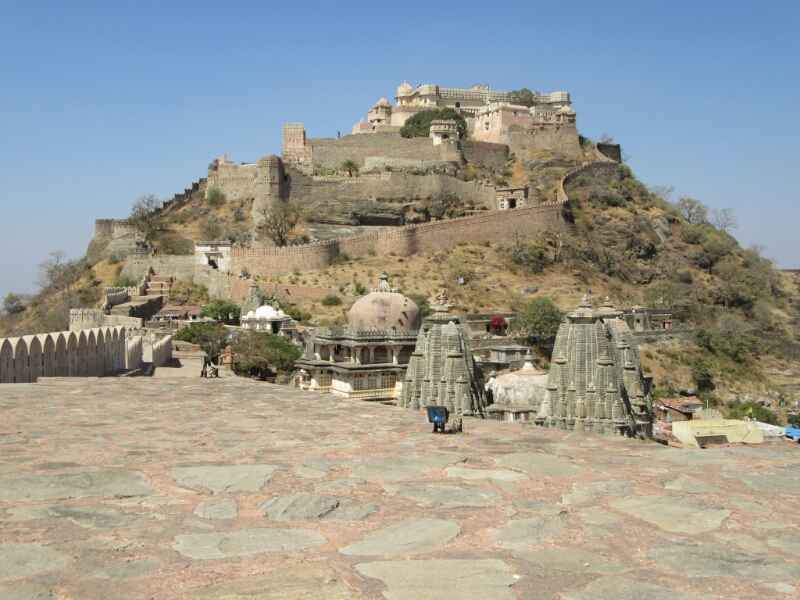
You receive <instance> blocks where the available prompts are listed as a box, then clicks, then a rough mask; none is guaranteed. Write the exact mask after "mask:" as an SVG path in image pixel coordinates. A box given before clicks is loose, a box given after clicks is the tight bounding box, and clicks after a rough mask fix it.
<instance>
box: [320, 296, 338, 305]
mask: <svg viewBox="0 0 800 600" xmlns="http://www.w3.org/2000/svg"><path fill="white" fill-rule="evenodd" d="M321 303H322V306H339V305H340V304H341V303H342V299H341V298H339V296H337V295H336V294H328V295H327V296H325V297H324V298H323V299H322V302H321Z"/></svg>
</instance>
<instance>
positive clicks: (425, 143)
mask: <svg viewBox="0 0 800 600" xmlns="http://www.w3.org/2000/svg"><path fill="white" fill-rule="evenodd" d="M308 144H309V145H310V146H311V158H312V161H313V164H314V169H315V171H316V170H318V169H326V170H334V169H339V168H340V167H341V166H342V163H343V162H344V161H346V160H352V161H354V162H355V163H356V164H357V165H358V166H359V167H362V166H363V165H364V160H365V159H366V157H368V156H384V157H391V158H407V159H413V160H430V161H435V160H440V157H441V154H440V151H439V148H438V147H436V146H434V145H433V142H432V141H431V139H430V138H427V137H425V138H404V137H401V136H399V135H397V134H394V133H371V134H369V135H345V136H343V137H341V138H315V139H309V140H308Z"/></svg>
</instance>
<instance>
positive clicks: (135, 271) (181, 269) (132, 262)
mask: <svg viewBox="0 0 800 600" xmlns="http://www.w3.org/2000/svg"><path fill="white" fill-rule="evenodd" d="M194 264H195V257H194V255H193V254H192V255H186V256H139V255H137V256H129V257H128V259H127V260H126V261H125V265H124V266H123V267H122V271H121V275H123V276H125V277H130V278H131V279H135V280H137V281H138V280H140V279H141V278H142V277H144V276H145V275H146V274H147V273H149V272H150V269H151V268H152V269H153V271H154V272H156V273H158V275H159V276H163V277H174V278H175V279H177V280H181V281H191V280H192V279H193V278H194Z"/></svg>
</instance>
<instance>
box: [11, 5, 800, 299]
mask: <svg viewBox="0 0 800 600" xmlns="http://www.w3.org/2000/svg"><path fill="white" fill-rule="evenodd" d="M562 5H563V6H562ZM798 29H800V7H799V5H798V3H796V2H781V1H776V2H772V3H763V2H730V1H729V2H716V1H713V2H712V1H704V2H697V1H695V2H691V3H690V2H680V1H672V2H669V3H660V2H659V3H656V2H642V1H641V0H639V1H637V2H612V3H598V2H580V1H574V2H570V3H553V2H547V3H539V2H531V1H527V2H511V1H507V2H504V3H501V4H491V3H486V2H476V3H474V4H473V3H470V2H460V3H449V2H448V3H432V2H419V3H416V2H412V1H405V2H388V3H387V2H369V3H366V2H364V3H360V2H319V3H316V2H302V3H291V2H286V3H283V4H278V3H274V2H269V3H267V2H248V1H245V0H242V1H239V2H236V3H224V2H213V3H212V2H163V1H161V2H148V1H136V2H127V1H117V2H107V1H105V2H81V1H78V0H76V1H75V2H54V1H53V2H44V3H43V2H33V1H26V2H18V1H14V2H10V1H7V0H0V141H1V142H2V143H0V209H2V210H1V211H0V294H3V295H4V294H5V293H7V292H9V291H23V292H25V291H32V290H33V289H35V283H34V282H35V278H36V265H37V264H38V263H39V262H41V260H43V259H44V258H45V257H46V255H47V253H48V252H50V251H52V250H57V249H60V250H64V251H66V252H67V253H68V254H69V255H70V256H73V257H77V256H80V255H82V254H83V252H84V251H85V248H86V245H87V243H88V241H89V239H90V237H91V233H92V229H93V222H94V219H95V218H97V217H124V216H126V215H127V213H128V210H129V208H130V205H131V203H132V202H133V200H134V199H135V198H136V197H137V196H139V195H141V194H144V193H151V192H152V193H155V194H158V195H159V196H162V197H165V198H166V197H170V196H172V194H174V193H175V192H178V191H181V190H182V189H183V188H184V187H186V186H187V185H188V184H189V183H190V182H191V181H193V180H196V179H197V178H198V177H201V176H203V175H204V174H205V170H206V167H207V165H208V163H209V161H210V160H211V159H212V158H214V157H215V156H217V155H219V154H222V153H225V152H227V153H228V154H229V155H230V156H231V158H232V159H234V160H241V161H245V160H247V161H250V160H255V159H256V158H258V157H259V156H261V155H264V154H267V153H274V152H279V150H280V128H281V126H282V124H283V123H284V122H286V121H303V122H305V124H306V129H307V131H308V133H309V135H310V136H313V137H318V136H326V135H335V134H336V132H337V131H339V130H340V131H342V132H345V131H349V129H350V127H351V126H352V124H353V123H354V122H355V121H357V120H358V119H359V118H361V117H362V116H363V115H364V113H365V112H366V110H367V108H368V107H369V106H370V105H371V103H373V102H374V101H375V100H376V99H377V98H378V97H379V96H383V95H385V96H391V95H392V94H393V92H394V89H395V88H396V86H397V84H398V83H399V82H400V81H402V80H404V79H408V80H410V81H411V82H412V83H414V84H417V83H425V82H430V83H439V84H441V85H452V86H468V85H471V84H473V83H479V82H480V83H488V84H490V85H491V86H492V87H494V88H497V89H513V88H519V87H523V86H526V87H529V88H532V89H537V90H542V91H548V90H556V89H565V90H568V91H569V92H571V94H572V98H573V102H574V106H575V108H576V110H577V112H578V127H579V129H580V131H581V132H582V133H583V134H584V135H587V136H589V137H597V136H599V135H600V134H601V133H604V132H606V133H609V134H611V135H612V136H613V137H614V138H615V139H616V140H617V141H618V142H620V143H621V144H622V145H623V149H624V151H625V152H626V153H627V155H628V157H629V161H630V165H631V166H632V167H633V169H634V171H635V172H636V173H637V175H638V176H639V177H640V178H641V179H643V180H644V181H645V182H646V183H647V184H650V185H673V186H674V187H675V188H676V192H677V194H679V195H691V196H694V197H696V198H699V199H701V200H702V201H703V202H705V203H707V204H708V205H710V206H712V207H732V208H734V209H735V210H736V213H737V216H738V219H739V223H740V225H739V229H738V230H737V232H736V233H737V236H738V237H739V238H740V240H741V241H742V242H743V243H744V244H746V245H751V244H759V245H762V246H764V247H765V251H766V254H767V255H768V256H769V257H770V258H773V259H774V260H776V261H777V262H778V264H779V265H781V266H786V267H800V256H798V250H797V244H796V239H797V234H796V228H797V226H798V223H800V197H799V196H800V195H799V194H798V191H797V190H798V188H797V182H796V181H795V178H796V175H797V173H798V169H799V168H800V119H798V116H797V107H798V100H800V83H798V71H799V70H800V69H798V62H800V61H799V60H798V59H800V43H799V42H798V35H797V31H798Z"/></svg>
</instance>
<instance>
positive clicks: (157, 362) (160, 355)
mask: <svg viewBox="0 0 800 600" xmlns="http://www.w3.org/2000/svg"><path fill="white" fill-rule="evenodd" d="M152 362H153V366H154V367H163V366H164V365H168V364H169V363H171V362H172V336H171V335H168V336H166V337H163V338H161V339H160V340H158V341H157V342H155V343H153V358H152Z"/></svg>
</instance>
